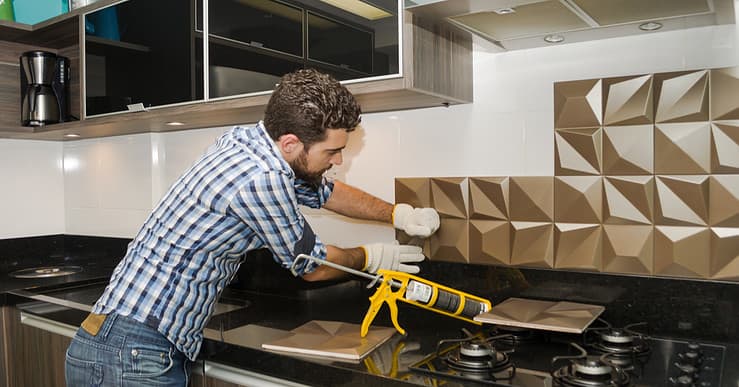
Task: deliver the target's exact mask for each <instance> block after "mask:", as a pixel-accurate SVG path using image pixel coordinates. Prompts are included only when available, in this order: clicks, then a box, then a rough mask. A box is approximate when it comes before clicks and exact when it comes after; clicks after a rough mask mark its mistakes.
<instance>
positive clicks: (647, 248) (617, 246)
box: [603, 225, 654, 274]
mask: <svg viewBox="0 0 739 387" xmlns="http://www.w3.org/2000/svg"><path fill="white" fill-rule="evenodd" d="M653 242H654V230H653V227H652V226H635V225H604V226H603V271H604V272H609V273H634V274H651V273H652V271H653V265H654V261H653V259H654V243H653Z"/></svg>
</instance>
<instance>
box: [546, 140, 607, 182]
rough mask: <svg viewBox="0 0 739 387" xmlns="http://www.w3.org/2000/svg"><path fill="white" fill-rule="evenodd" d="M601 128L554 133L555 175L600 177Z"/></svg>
mask: <svg viewBox="0 0 739 387" xmlns="http://www.w3.org/2000/svg"><path fill="white" fill-rule="evenodd" d="M601 136H602V134H601V130H600V128H584V129H561V130H557V131H556V132H555V133H554V146H555V150H554V174H555V175H556V176H560V175H600V170H601V154H602V152H601Z"/></svg>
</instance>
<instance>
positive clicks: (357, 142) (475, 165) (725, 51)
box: [0, 25, 739, 246]
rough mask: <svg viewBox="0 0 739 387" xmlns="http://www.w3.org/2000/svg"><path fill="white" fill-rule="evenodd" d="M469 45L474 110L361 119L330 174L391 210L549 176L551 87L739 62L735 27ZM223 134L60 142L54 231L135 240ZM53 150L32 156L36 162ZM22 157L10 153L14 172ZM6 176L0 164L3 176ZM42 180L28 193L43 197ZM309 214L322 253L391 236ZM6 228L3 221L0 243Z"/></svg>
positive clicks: (38, 228) (16, 193) (38, 225)
mask: <svg viewBox="0 0 739 387" xmlns="http://www.w3.org/2000/svg"><path fill="white" fill-rule="evenodd" d="M475 42H476V43H475V55H474V82H475V84H474V86H475V96H474V99H475V102H474V103H473V104H467V105H457V106H452V107H449V108H443V107H439V108H429V109H418V110H407V111H399V112H387V113H375V114H366V115H364V116H363V124H362V125H363V129H361V130H358V131H357V132H356V133H354V134H352V135H351V136H350V142H349V146H348V147H347V150H346V152H345V163H344V165H342V166H341V167H338V168H335V170H332V171H330V172H329V173H330V174H332V175H334V176H336V177H338V178H341V179H343V180H345V181H346V182H348V183H350V184H354V185H356V186H358V187H360V188H362V189H365V190H367V191H369V192H371V193H374V194H376V195H377V196H379V197H381V198H383V199H386V200H388V201H392V200H393V179H394V178H395V177H411V176H496V175H504V176H512V175H515V176H520V175H552V174H553V171H554V164H553V163H554V161H553V160H554V145H553V140H554V139H553V110H554V107H553V101H552V84H553V82H557V81H563V80H575V79H588V78H597V77H610V76H619V75H632V74H643V73H656V72H666V71H678V70H688V69H704V68H717V67H728V66H735V65H737V64H738V63H739V50H738V49H737V31H736V29H735V26H734V25H729V26H718V27H705V28H695V29H690V30H682V31H672V32H662V33H650V34H645V35H641V36H632V37H624V38H617V39H609V40H601V41H595V42H585V43H576V44H565V45H558V46H553V47H546V48H538V49H531V50H521V51H512V52H502V53H501V52H495V51H496V50H495V49H494V48H493V47H492V46H490V45H489V43H487V42H484V41H478V40H476V41H475ZM225 129H227V128H210V129H203V130H195V131H186V132H175V133H165V134H143V135H134V136H123V137H114V138H107V139H95V140H84V141H76V142H69V143H64V145H63V154H64V160H65V168H64V198H65V201H64V206H63V210H61V209H58V208H57V207H54V208H55V209H56V212H54V213H53V214H51V215H52V218H53V220H54V222H55V224H57V227H56V228H55V230H59V229H60V227H59V226H58V224H60V223H64V224H65V225H66V226H65V228H64V231H65V232H66V233H69V234H88V235H105V236H122V237H131V236H133V235H134V234H135V233H136V231H137V229H138V226H139V225H140V224H141V223H142V222H143V220H144V219H145V217H146V216H147V215H148V212H149V211H150V210H151V208H152V206H153V204H154V203H156V201H157V200H158V199H159V198H160V197H161V195H162V194H163V193H164V192H165V191H166V189H167V187H168V186H169V184H171V182H172V181H174V179H176V178H177V176H178V174H179V173H180V172H181V171H182V170H184V169H185V168H186V167H187V166H188V165H189V164H190V163H191V162H192V160H194V158H195V157H197V155H199V154H200V153H202V152H203V150H204V149H205V148H206V147H207V146H208V145H209V144H210V143H211V142H212V141H213V140H214V139H215V138H216V137H217V136H218V135H219V134H220V133H222V132H223V130H225ZM6 143H14V142H13V141H9V140H6V141H0V149H2V147H3V145H4V144H6ZM54 146H58V145H54V144H52V145H48V144H46V143H38V145H35V146H32V148H34V150H35V151H37V152H40V151H41V150H40V149H41V148H42V147H54ZM0 157H3V156H0ZM24 157H25V156H21V153H16V154H15V156H13V155H11V160H10V162H9V164H13V163H17V160H18V159H22V158H24ZM72 166H74V167H72ZM8 168H9V167H8V166H5V165H3V166H0V175H3V176H4V173H6V170H8ZM54 171H56V170H54V169H53V168H48V169H45V170H44V171H42V172H41V173H42V174H50V175H54V176H56V180H55V182H56V183H55V184H56V185H55V188H56V190H57V191H61V189H60V188H59V186H58V184H61V183H60V182H59V180H60V177H58V176H57V175H58V174H59V173H58V172H56V173H55V172H54ZM14 174H15V173H14ZM43 180H44V179H36V180H34V181H31V182H28V184H30V185H29V186H26V187H29V188H30V189H39V188H41V187H42V186H41V182H40V181H43ZM5 181H8V180H7V179H6V180H5ZM26 187H23V188H12V189H11V192H10V193H7V192H3V193H2V195H3V199H5V197H8V198H13V197H15V198H16V200H20V201H21V202H22V203H23V205H24V206H25V207H26V208H28V209H30V213H29V215H30V219H31V224H32V227H30V228H29V229H28V230H27V233H30V234H35V235H39V234H42V233H45V232H48V231H45V230H47V229H48V228H45V227H42V226H44V224H43V223H44V222H42V221H41V220H40V215H41V214H42V213H45V212H46V211H42V210H36V208H35V207H33V205H34V203H33V202H32V201H30V200H28V201H27V200H26V198H25V197H24V196H23V194H22V193H23V192H25V190H26ZM0 203H1V204H0V205H7V204H9V203H8V200H2V201H1V202H0ZM16 204H17V203H16ZM44 206H45V207H52V205H51V204H47V203H44ZM58 207H60V206H58ZM65 212H66V215H64V213H65ZM307 212H308V214H309V219H310V221H311V223H312V224H313V226H314V227H315V228H316V229H317V231H318V234H319V235H320V236H321V238H322V239H323V240H324V241H327V242H329V243H335V244H338V245H341V246H352V245H356V244H360V243H364V242H369V241H378V240H390V239H392V236H393V232H392V230H391V229H390V227H387V226H382V225H377V224H362V223H357V222H350V221H348V220H346V219H344V218H342V217H340V216H338V215H334V214H329V213H328V212H324V211H307ZM59 217H62V218H64V220H63V221H62V220H60V219H58V218H59ZM6 229H7V230H6ZM12 230H14V228H13V226H10V225H8V224H7V222H6V221H3V222H2V224H0V237H2V236H3V235H1V234H3V233H5V234H8V235H9V234H13V233H11V231H12ZM16 234H18V233H15V234H13V235H16ZM20 234H23V232H21V233H20Z"/></svg>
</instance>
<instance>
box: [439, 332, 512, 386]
mask: <svg viewBox="0 0 739 387" xmlns="http://www.w3.org/2000/svg"><path fill="white" fill-rule="evenodd" d="M462 331H463V332H464V334H465V336H467V337H463V338H461V339H451V340H441V341H439V343H438V344H437V346H436V355H437V356H439V357H441V358H443V359H444V361H445V362H446V363H447V364H448V365H449V367H451V368H453V369H456V370H458V371H462V372H465V373H483V374H486V375H491V374H493V373H498V372H501V371H504V370H507V369H511V372H512V373H513V372H515V368H514V367H513V365H512V364H511V361H510V359H509V358H508V355H507V354H506V353H505V351H502V350H498V349H497V348H496V347H495V346H494V344H495V342H496V340H499V339H501V338H507V335H502V336H492V337H489V338H485V339H483V338H482V337H480V336H479V335H478V336H473V335H472V334H471V333H470V332H469V331H467V330H466V329H463V330H462ZM450 343H458V344H459V345H458V346H454V347H448V348H445V346H446V345H447V344H450Z"/></svg>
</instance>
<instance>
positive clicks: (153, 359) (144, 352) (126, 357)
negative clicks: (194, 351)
mask: <svg viewBox="0 0 739 387" xmlns="http://www.w3.org/2000/svg"><path fill="white" fill-rule="evenodd" d="M122 351H123V353H122V354H121V359H122V360H123V377H125V378H152V377H157V376H162V375H164V374H165V373H167V371H169V370H170V369H171V368H172V366H173V364H174V360H173V357H172V353H173V351H174V348H173V347H171V346H157V345H153V344H136V343H132V344H130V345H126V346H124V348H123V349H122Z"/></svg>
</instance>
